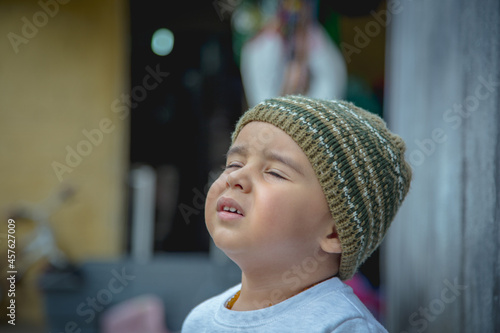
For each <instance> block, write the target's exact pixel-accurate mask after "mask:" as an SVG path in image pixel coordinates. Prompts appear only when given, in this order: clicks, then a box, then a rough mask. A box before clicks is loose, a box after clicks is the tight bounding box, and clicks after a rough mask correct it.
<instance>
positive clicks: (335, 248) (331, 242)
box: [320, 225, 342, 253]
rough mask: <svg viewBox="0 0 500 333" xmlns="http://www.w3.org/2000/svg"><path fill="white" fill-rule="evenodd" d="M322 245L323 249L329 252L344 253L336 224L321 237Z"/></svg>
mask: <svg viewBox="0 0 500 333" xmlns="http://www.w3.org/2000/svg"><path fill="white" fill-rule="evenodd" d="M320 245H321V249H322V250H323V251H325V252H327V253H342V246H341V245H340V239H339V234H338V233H337V229H336V228H335V225H334V226H333V227H332V228H331V229H329V231H328V232H327V233H326V235H325V236H324V237H323V238H322V239H321V242H320Z"/></svg>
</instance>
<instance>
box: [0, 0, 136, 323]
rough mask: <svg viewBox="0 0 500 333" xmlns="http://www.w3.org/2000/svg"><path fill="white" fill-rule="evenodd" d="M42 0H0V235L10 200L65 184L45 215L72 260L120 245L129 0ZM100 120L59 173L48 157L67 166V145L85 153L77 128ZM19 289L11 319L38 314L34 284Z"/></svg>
mask: <svg viewBox="0 0 500 333" xmlns="http://www.w3.org/2000/svg"><path fill="white" fill-rule="evenodd" d="M41 2H42V3H46V4H47V8H45V9H44V8H43V6H42V5H40V3H39V2H38V1H34V0H30V1H27V0H26V1H19V0H17V1H14V0H9V1H6V0H2V1H0V36H1V38H0V184H1V185H0V210H1V211H0V213H1V214H2V216H1V217H0V226H1V227H0V236H3V235H2V233H3V234H5V232H6V222H7V215H8V214H9V209H10V208H11V206H12V205H13V204H16V203H18V202H21V201H26V202H33V203H36V202H39V201H41V200H43V199H45V198H46V197H47V196H49V195H50V194H51V193H52V192H53V191H55V190H57V189H58V187H59V186H61V185H65V184H71V185H72V186H75V188H76V190H77V192H76V195H75V196H74V197H73V198H72V200H70V201H68V202H67V203H66V204H65V205H64V206H62V207H61V208H60V209H58V210H56V211H55V212H54V214H53V216H52V225H53V227H54V228H55V236H56V239H57V242H58V244H59V246H60V247H61V248H62V249H63V250H64V251H65V252H66V253H67V254H68V256H69V257H70V258H71V259H72V260H75V261H77V262H80V261H82V260H87V259H95V258H103V257H105V258H111V257H116V256H119V255H121V254H123V251H124V245H125V244H124V236H125V218H126V215H125V213H126V211H125V208H126V207H125V194H126V193H125V191H126V177H127V173H126V172H127V169H128V165H127V160H128V156H127V153H128V121H129V119H128V117H125V118H124V119H120V117H119V114H117V113H116V112H113V110H114V109H113V105H114V106H115V109H116V106H117V105H118V104H113V103H114V102H115V101H116V100H118V99H119V98H120V97H121V95H122V94H126V93H127V90H128V88H129V87H128V85H129V81H128V80H129V78H128V65H129V63H128V61H129V54H128V22H129V19H128V6H127V2H126V1H125V0H112V1H99V0H86V1H76V0H73V1H68V0H59V1H58V2H56V1H55V0H43V1H41ZM49 4H50V5H49ZM26 22H29V23H26ZM30 24H33V25H34V27H36V29H37V31H34V30H30V29H29V25H30ZM37 25H38V26H37ZM119 105H120V106H123V103H122V102H120V103H119ZM105 119H108V120H105ZM100 124H101V126H102V125H104V127H103V128H101V129H100V130H99V131H100V133H101V134H102V141H101V142H98V141H95V142H96V144H95V145H94V144H92V146H91V147H92V148H91V149H92V151H91V152H90V153H89V154H88V155H87V156H83V157H82V160H81V161H80V163H79V164H78V165H76V164H73V166H74V167H73V168H71V169H72V172H71V173H63V172H62V171H61V170H60V171H59V177H58V175H57V173H56V172H55V170H54V165H53V164H54V162H57V163H61V165H67V161H66V157H67V154H68V153H67V146H69V147H71V148H72V149H74V150H77V151H78V148H80V151H82V149H83V151H84V152H85V150H84V149H85V148H87V149H88V148H89V147H90V146H88V144H87V143H85V142H84V141H87V142H89V139H87V138H86V136H85V135H84V134H83V131H84V130H87V131H91V130H93V129H99V126H100ZM103 131H107V132H108V133H104V132H103ZM94 133H95V132H94ZM97 137H98V135H97V136H96V138H97ZM73 162H75V161H73ZM59 166H60V165H59ZM21 222H22V221H20V222H19V223H18V227H19V233H21V229H22V227H23V226H22V225H21ZM19 233H18V236H19V237H20V236H21V235H20V234H19ZM4 240H5V239H4V237H3V238H1V237H0V242H2V241H4ZM3 245H5V243H4V244H3ZM18 246H21V245H18ZM1 251H2V253H0V260H2V261H6V254H3V252H4V251H5V250H4V247H2V248H1ZM4 257H5V259H4ZM18 260H21V259H19V258H18ZM2 264H3V263H2ZM0 266H1V265H0ZM24 288H25V289H26V290H28V289H29V291H26V290H25V291H24V292H23V291H22V290H19V293H18V297H17V298H19V297H21V298H22V297H27V298H28V299H30V301H29V302H25V303H24V308H23V309H19V310H18V311H19V312H18V320H23V319H26V321H30V320H32V321H40V320H41V317H40V312H39V311H37V309H39V304H40V303H39V302H35V301H33V297H34V294H33V293H32V292H34V291H33V290H34V289H30V288H34V287H33V286H32V285H31V287H30V284H28V283H27V285H26V286H24ZM19 302H21V301H20V300H19ZM28 303H30V304H28ZM3 320H4V318H2V320H1V321H2V322H3Z"/></svg>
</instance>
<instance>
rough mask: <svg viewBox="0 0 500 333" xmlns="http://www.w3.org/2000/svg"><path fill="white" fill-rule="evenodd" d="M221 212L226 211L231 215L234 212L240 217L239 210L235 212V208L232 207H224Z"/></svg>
mask: <svg viewBox="0 0 500 333" xmlns="http://www.w3.org/2000/svg"><path fill="white" fill-rule="evenodd" d="M222 210H224V211H226V212H231V213H234V212H236V213H237V214H240V215H241V212H240V211H239V210H237V209H236V208H234V207H228V206H224V207H223V208H222Z"/></svg>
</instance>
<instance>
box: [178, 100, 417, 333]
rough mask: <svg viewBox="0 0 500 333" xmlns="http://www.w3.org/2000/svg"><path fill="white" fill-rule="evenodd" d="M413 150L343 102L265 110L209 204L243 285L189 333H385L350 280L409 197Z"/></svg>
mask: <svg viewBox="0 0 500 333" xmlns="http://www.w3.org/2000/svg"><path fill="white" fill-rule="evenodd" d="M404 152H405V144H404V142H403V140H402V139H401V138H400V137H399V136H397V135H395V134H393V133H391V132H390V131H389V130H388V129H387V127H386V125H385V123H384V122H383V120H382V119H380V117H378V116H376V115H374V114H371V113H369V112H367V111H364V110H362V109H360V108H358V107H356V106H354V105H353V104H351V103H348V102H345V101H328V100H318V99H312V98H308V97H304V96H300V95H296V96H293V95H291V96H284V97H279V98H274V99H269V100H266V101H264V102H262V103H260V104H258V105H257V106H255V107H254V108H252V109H250V110H248V111H247V112H246V113H245V114H244V115H243V116H242V117H241V118H240V120H239V121H238V123H237V125H236V129H235V131H234V133H233V135H232V145H231V147H230V149H229V151H228V153H227V164H226V168H225V171H224V172H223V173H222V174H221V176H220V177H219V178H218V179H217V181H215V182H214V184H213V185H212V186H211V188H210V190H209V192H208V195H207V201H206V205H205V219H206V224H207V228H208V231H209V233H210V235H211V237H212V238H213V240H214V242H215V244H216V245H217V246H218V247H219V248H220V249H222V250H223V251H224V252H225V253H226V254H227V256H229V258H231V259H232V260H233V261H234V262H235V263H236V264H237V265H238V266H239V267H240V268H241V271H242V280H241V284H239V285H237V286H235V287H233V288H231V289H229V290H227V291H226V292H224V293H222V294H220V295H218V296H215V297H213V298H211V299H209V300H207V301H205V302H203V303H202V304H200V305H198V306H197V307H196V308H195V309H193V310H192V311H191V313H190V314H189V315H188V317H187V318H186V320H185V322H184V325H183V329H182V332H183V333H190V332H197V333H198V332H231V333H233V332H273V333H276V332H287V333H289V332H308V333H311V332H386V330H385V329H384V328H383V326H382V325H381V324H380V323H378V322H377V320H376V319H375V318H374V317H373V316H372V315H371V313H370V312H369V311H368V310H367V308H366V307H365V306H364V305H363V304H362V303H361V301H360V300H359V299H358V298H357V297H356V296H355V295H354V293H353V291H352V289H351V288H350V287H349V286H347V285H345V284H344V283H343V282H342V281H343V280H347V279H350V278H351V277H352V276H353V275H354V273H355V272H356V270H357V268H358V266H359V265H361V264H362V263H363V262H364V261H365V260H366V259H367V258H368V257H369V256H370V254H371V253H372V252H373V251H374V250H375V249H376V248H377V247H378V246H379V244H380V242H381V241H382V239H383V238H384V235H385V234H386V231H387V229H388V227H389V225H390V223H391V221H392V219H393V218H394V216H395V214H396V212H397V210H398V208H399V207H400V205H401V203H402V201H403V199H404V198H405V196H406V193H407V192H408V189H409V185H410V180H411V169H410V166H409V165H408V164H407V163H406V162H405V160H404Z"/></svg>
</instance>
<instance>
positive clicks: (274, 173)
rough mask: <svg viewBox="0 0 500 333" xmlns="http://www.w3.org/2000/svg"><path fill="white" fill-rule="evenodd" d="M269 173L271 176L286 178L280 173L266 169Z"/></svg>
mask: <svg viewBox="0 0 500 333" xmlns="http://www.w3.org/2000/svg"><path fill="white" fill-rule="evenodd" d="M267 173H268V174H269V175H271V176H273V177H276V178H279V179H286V178H285V177H283V176H282V175H280V174H278V173H276V172H274V171H268V172H267Z"/></svg>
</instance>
